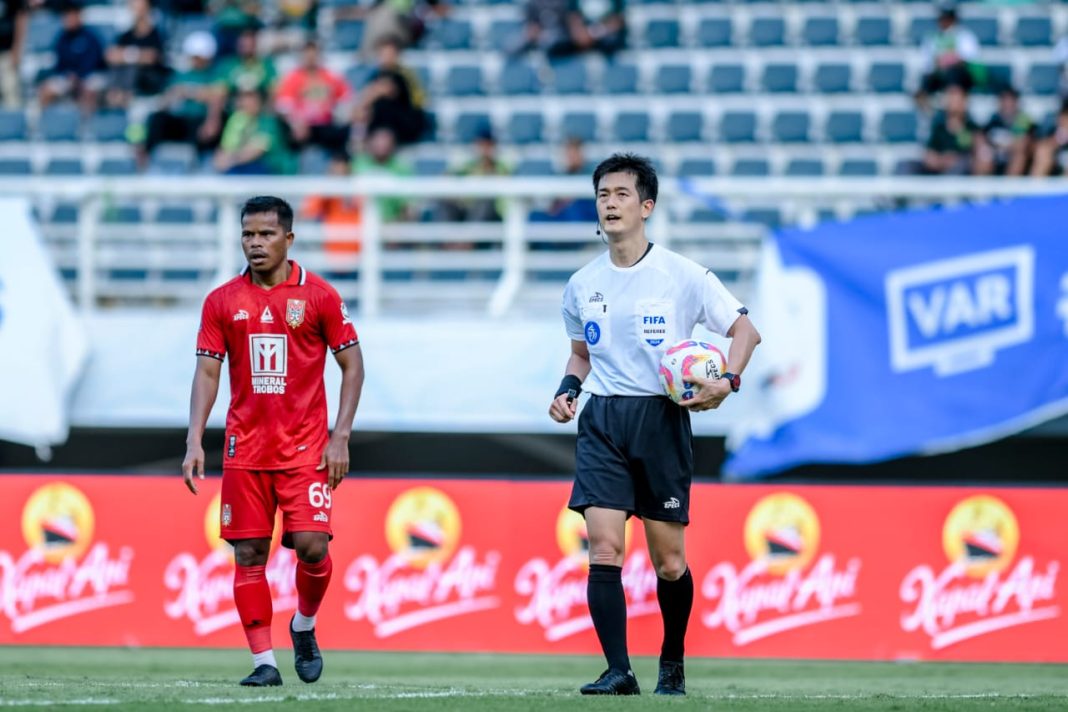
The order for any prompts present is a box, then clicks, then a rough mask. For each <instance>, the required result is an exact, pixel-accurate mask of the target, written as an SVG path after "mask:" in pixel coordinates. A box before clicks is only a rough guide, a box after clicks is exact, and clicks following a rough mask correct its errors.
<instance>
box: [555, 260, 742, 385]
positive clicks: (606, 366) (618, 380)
mask: <svg viewBox="0 0 1068 712" xmlns="http://www.w3.org/2000/svg"><path fill="white" fill-rule="evenodd" d="M562 311H563V315H564V326H565V328H566V329H567V335H568V336H569V337H570V338H572V339H573V340H575V341H585V342H586V346H587V347H589V350H590V365H591V366H592V368H591V370H590V375H589V376H587V378H586V380H585V382H584V383H583V384H582V390H584V391H586V392H587V393H592V394H594V395H599V396H656V395H663V391H662V390H661V388H660V383H659V381H658V380H657V374H658V372H659V368H660V357H661V356H662V355H663V353H664V351H666V350H667V348H668V347H669V346H672V345H673V344H675V343H676V342H678V341H681V340H682V339H686V338H689V337H690V336H692V335H693V329H694V326H696V325H697V324H703V325H704V326H705V327H706V328H707V329H708V330H709V331H711V332H712V333H715V334H720V335H721V336H726V334H727V332H728V331H729V330H730V328H731V326H732V325H733V324H734V322H735V320H736V319H737V318H738V317H739V315H741V314H744V313H745V309H744V307H743V306H742V304H741V302H739V301H738V300H737V299H735V297H734V295H733V294H731V293H730V292H729V291H727V288H726V287H724V286H723V283H722V282H720V281H719V278H718V277H716V275H715V274H713V273H712V271H711V270H709V269H706V268H705V267H703V266H701V265H699V264H697V263H696V262H694V261H693V260H691V259H689V258H687V257H683V256H682V255H680V254H678V253H675V252H672V251H671V250H669V249H667V248H665V247H661V246H660V245H652V246H651V247H650V249H649V251H648V252H647V253H646V254H645V256H644V257H643V258H642V259H641V260H639V261H638V263H637V264H635V265H633V266H631V267H616V266H615V265H613V264H612V260H611V258H610V257H609V254H608V251H607V250H606V251H605V252H604V254H602V255H601V256H600V257H598V258H596V259H595V260H593V261H591V262H590V263H589V264H587V265H586V266H585V267H583V268H582V269H580V270H579V271H578V272H575V274H573V275H572V276H571V279H570V280H568V282H567V287H566V288H565V289H564V303H563V309H562Z"/></svg>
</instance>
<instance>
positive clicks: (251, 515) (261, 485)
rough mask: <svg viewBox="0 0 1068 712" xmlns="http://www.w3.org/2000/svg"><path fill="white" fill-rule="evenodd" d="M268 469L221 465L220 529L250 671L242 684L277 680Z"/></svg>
mask: <svg viewBox="0 0 1068 712" xmlns="http://www.w3.org/2000/svg"><path fill="white" fill-rule="evenodd" d="M269 477H270V475H266V474H264V473H262V472H255V471H249V470H234V469H225V470H223V481H222V496H221V507H220V508H219V516H220V520H221V521H220V531H221V532H222V537H223V539H226V540H227V541H228V542H230V543H231V544H233V546H234V564H235V567H234V605H235V606H236V607H237V612H238V615H239V616H240V617H241V627H242V628H243V629H244V631H245V638H246V640H248V646H249V650H251V651H252V661H253V667H254V669H253V671H252V674H251V675H249V676H248V677H246V678H245V679H244V680H242V681H241V684H242V685H249V686H254V687H258V686H265V685H281V684H282V678H281V676H280V675H279V674H278V663H277V662H276V661H275V658H274V648H273V646H272V645H271V618H272V616H273V605H272V601H271V588H270V586H269V585H268V583H267V557H268V555H269V554H270V550H271V534H272V533H273V531H274V511H275V498H274V493H273V492H272V491H271V482H270V479H269Z"/></svg>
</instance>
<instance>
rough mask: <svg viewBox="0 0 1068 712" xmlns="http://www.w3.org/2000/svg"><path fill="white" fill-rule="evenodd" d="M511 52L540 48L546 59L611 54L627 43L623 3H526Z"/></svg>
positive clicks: (564, 0) (579, 0) (575, 0)
mask: <svg viewBox="0 0 1068 712" xmlns="http://www.w3.org/2000/svg"><path fill="white" fill-rule="evenodd" d="M523 15H524V19H525V24H524V27H523V34H522V36H521V38H520V41H519V43H518V45H517V46H516V47H515V48H514V50H513V52H514V53H517V54H518V53H521V52H526V51H528V50H532V49H540V50H542V51H543V52H545V53H546V54H547V55H548V56H550V57H562V56H567V55H571V54H578V53H581V52H588V51H591V50H595V51H598V52H602V53H604V54H607V55H611V54H614V53H615V52H618V51H619V50H621V49H623V48H624V47H625V46H626V44H627V23H626V14H625V12H624V3H623V0H527V3H526V7H525V9H524V13H523Z"/></svg>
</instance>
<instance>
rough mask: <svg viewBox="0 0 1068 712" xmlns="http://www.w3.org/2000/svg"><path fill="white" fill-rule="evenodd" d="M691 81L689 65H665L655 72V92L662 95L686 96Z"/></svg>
mask: <svg viewBox="0 0 1068 712" xmlns="http://www.w3.org/2000/svg"><path fill="white" fill-rule="evenodd" d="M692 80H693V77H692V74H691V71H690V65H688V64H665V65H663V66H662V67H660V69H658V70H657V72H656V87H655V91H656V92H658V93H663V94H688V93H689V92H690V84H691V82H692Z"/></svg>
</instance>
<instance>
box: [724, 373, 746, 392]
mask: <svg viewBox="0 0 1068 712" xmlns="http://www.w3.org/2000/svg"><path fill="white" fill-rule="evenodd" d="M720 378H724V379H726V380H727V382H728V383H730V384H731V390H732V391H733V392H735V393H737V392H738V389H739V388H741V387H742V377H741V376H739V375H738V374H736V373H730V372H725V373H724V374H723V375H722V376H720Z"/></svg>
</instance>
